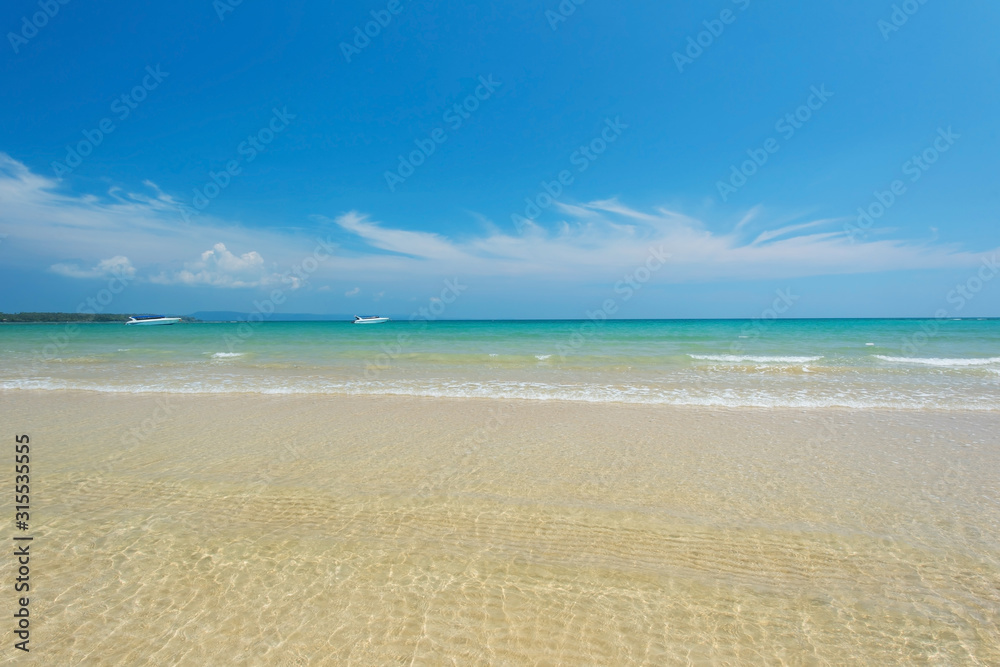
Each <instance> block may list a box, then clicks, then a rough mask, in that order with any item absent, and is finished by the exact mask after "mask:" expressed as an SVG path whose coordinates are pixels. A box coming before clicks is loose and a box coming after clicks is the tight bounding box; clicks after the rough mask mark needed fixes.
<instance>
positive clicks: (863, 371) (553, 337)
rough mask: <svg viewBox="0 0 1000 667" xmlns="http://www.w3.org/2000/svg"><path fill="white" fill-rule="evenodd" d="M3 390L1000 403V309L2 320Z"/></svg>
mask: <svg viewBox="0 0 1000 667" xmlns="http://www.w3.org/2000/svg"><path fill="white" fill-rule="evenodd" d="M0 367H2V368H3V376H2V378H0V389H5V390H11V389H35V390H65V389H72V390H83V391H92V392H126V393H142V392H166V393H181V394H202V393H206V394H207V393H211V394H216V393H256V394H331V395H337V394H341V395H398V396H427V397H454V398H494V399H495V398H500V399H512V400H514V399H523V400H535V401H539V400H557V401H577V402H597V403H608V402H611V403H615V402H617V403H645V404H668V405H695V406H721V407H748V408H768V407H798V408H822V407H843V408H889V409H900V410H923V409H936V410H987V411H992V410H1000V319H968V318H967V319H923V320H921V319H782V320H611V321H600V320H598V321H590V320H550V321H545V320H530V321H426V320H419V321H408V320H398V321H390V322H387V323H385V324H379V325H354V324H353V323H350V322H276V321H256V322H255V321H245V322H229V323H198V322H195V323H179V324H176V325H172V326H144V327H135V326H123V325H121V324H8V325H3V326H0Z"/></svg>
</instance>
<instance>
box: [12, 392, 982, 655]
mask: <svg viewBox="0 0 1000 667" xmlns="http://www.w3.org/2000/svg"><path fill="white" fill-rule="evenodd" d="M0 405H2V416H0V421H2V424H3V429H4V432H5V433H7V434H9V435H8V436H7V437H11V439H12V435H13V434H15V433H27V434H29V435H30V436H31V445H32V503H33V511H32V531H31V532H32V534H33V535H34V537H35V540H34V542H33V543H32V550H33V551H32V553H33V560H32V601H31V614H32V637H31V641H32V644H31V646H32V651H31V654H30V656H27V659H28V660H29V661H32V662H37V663H38V664H60V665H72V664H83V663H86V664H129V665H142V664H150V665H153V664H156V665H161V664H191V665H201V664H231V663H233V662H240V663H245V664H288V665H297V664H321V663H324V662H325V663H329V664H358V665H382V664H428V665H430V664H434V665H436V664H463V665H464V664H567V665H568V664H574V665H577V664H600V665H612V664H615V665H617V664H650V665H662V664H686V663H695V664H704V663H708V662H714V663H723V662H726V663H741V664H764V663H766V664H780V663H786V664H824V663H830V664H902V663H913V662H931V663H938V664H996V663H997V662H998V661H1000V627H998V619H1000V492H998V491H997V484H996V480H997V479H1000V435H998V433H1000V428H998V427H1000V415H997V414H996V413H992V412H982V411H980V412H955V411H950V412H941V413H934V412H915V411H877V410H863V411H862V410H838V409H813V410H799V409H728V410H726V409H707V408H706V409H702V408H683V407H667V406H650V405H624V404H606V403H605V404H581V403H561V402H554V401H553V402H541V401H499V400H476V399H429V398H399V397H338V396H290V397H275V396H259V395H236V394H218V395H194V396H192V395H170V394H159V395H157V394H142V395H127V394H107V393H98V392H62V391H40V392H33V391H7V392H0ZM11 456H12V454H11ZM12 482H13V479H11V480H10V483H12ZM11 501H12V498H10V499H8V507H7V509H8V511H9V512H10V513H11V516H12V513H13V504H12V502H11ZM12 532H13V529H12V528H11V527H9V524H8V528H7V533H8V539H9V536H10V533H12ZM13 576H14V575H13V565H12V562H11V559H4V561H3V562H2V568H0V577H3V581H5V582H9V581H12V579H13ZM14 597H15V596H14V594H13V592H9V593H8V594H7V595H5V596H3V599H2V604H3V609H4V610H5V611H4V613H6V614H8V618H10V617H11V616H10V615H9V614H11V613H12V611H13V604H14ZM8 637H9V638H10V637H11V635H10V634H9V633H8ZM10 643H13V641H11V642H10ZM15 654H20V652H19V651H14V650H13V649H12V648H10V647H8V648H6V649H5V650H4V652H3V654H2V657H3V660H4V661H12V660H13V659H15V658H17V659H21V658H22V657H24V656H22V655H15Z"/></svg>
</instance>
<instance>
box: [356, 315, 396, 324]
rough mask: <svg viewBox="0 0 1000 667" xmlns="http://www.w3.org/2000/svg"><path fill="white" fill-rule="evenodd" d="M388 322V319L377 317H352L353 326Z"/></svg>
mask: <svg viewBox="0 0 1000 667" xmlns="http://www.w3.org/2000/svg"><path fill="white" fill-rule="evenodd" d="M388 321H389V318H388V317H379V316H378V315H362V316H360V317H359V316H358V315H355V316H354V323H355V324H382V323H383V322H388Z"/></svg>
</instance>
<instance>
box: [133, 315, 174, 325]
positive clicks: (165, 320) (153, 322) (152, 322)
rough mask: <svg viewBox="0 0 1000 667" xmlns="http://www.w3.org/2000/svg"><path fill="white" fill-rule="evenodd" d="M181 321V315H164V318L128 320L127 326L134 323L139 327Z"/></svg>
mask: <svg viewBox="0 0 1000 667" xmlns="http://www.w3.org/2000/svg"><path fill="white" fill-rule="evenodd" d="M180 321H181V318H179V317H164V318H163V319H160V320H136V321H132V322H126V323H125V326H129V325H133V326H137V327H151V326H156V325H163V324H177V323H178V322H180Z"/></svg>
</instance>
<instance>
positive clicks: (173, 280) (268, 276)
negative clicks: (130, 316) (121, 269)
mask: <svg viewBox="0 0 1000 667" xmlns="http://www.w3.org/2000/svg"><path fill="white" fill-rule="evenodd" d="M150 281H151V282H154V283H160V284H165V285H169V284H182V285H208V286H211V287H264V286H267V285H275V284H278V283H281V282H285V283H288V284H289V286H290V287H291V288H292V289H294V288H296V287H298V286H299V279H298V278H295V277H293V276H288V277H285V278H283V277H282V276H281V275H280V274H278V273H275V272H273V271H269V270H268V269H267V267H266V266H265V264H264V258H263V257H261V256H260V253H258V252H257V251H256V250H251V251H250V252H245V253H243V254H242V255H235V254H233V253H232V252H230V251H229V250H228V249H227V248H226V245H225V244H224V243H216V244H215V245H214V246H212V249H211V250H206V251H205V252H203V253H201V258H200V259H199V260H197V261H195V262H188V263H186V264H185V266H184V269H182V270H180V271H176V272H174V273H172V274H168V273H166V272H164V273H161V274H160V275H158V276H154V277H153V278H150Z"/></svg>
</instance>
